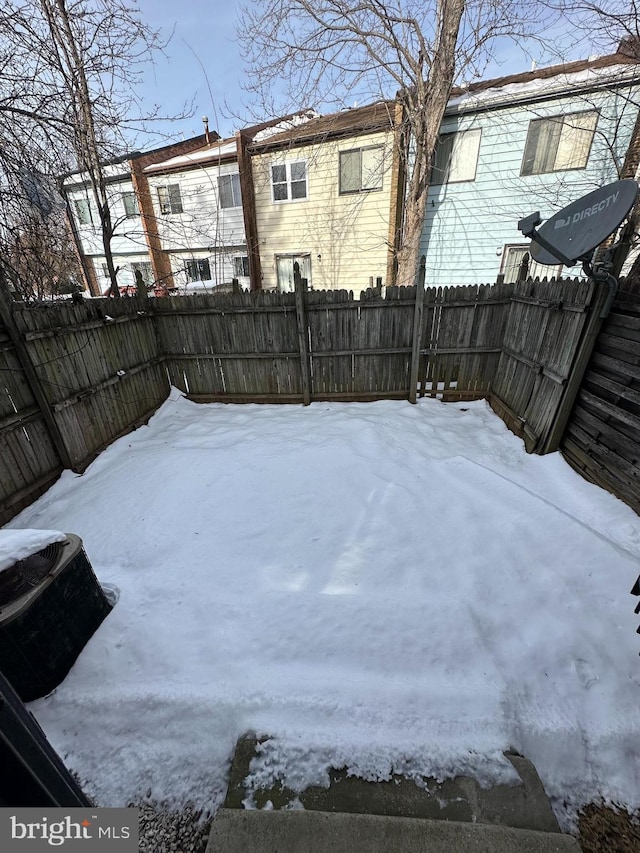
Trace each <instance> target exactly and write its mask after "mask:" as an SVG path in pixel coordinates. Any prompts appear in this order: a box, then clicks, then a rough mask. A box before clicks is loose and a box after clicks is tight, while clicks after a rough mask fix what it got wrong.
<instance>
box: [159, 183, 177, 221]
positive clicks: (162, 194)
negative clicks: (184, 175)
mask: <svg viewBox="0 0 640 853" xmlns="http://www.w3.org/2000/svg"><path fill="white" fill-rule="evenodd" d="M158 201H159V203H160V213H161V214H162V215H163V216H168V215H169V214H170V213H182V197H181V195H180V184H166V185H165V186H162V187H158Z"/></svg>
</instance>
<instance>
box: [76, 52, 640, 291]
mask: <svg viewBox="0 0 640 853" xmlns="http://www.w3.org/2000/svg"><path fill="white" fill-rule="evenodd" d="M628 48H629V45H628V44H627V45H625V43H623V44H622V45H621V46H620V48H619V50H618V52H617V53H615V54H613V55H611V56H605V57H600V58H596V59H590V60H584V61H581V62H573V63H569V64H566V65H562V66H554V67H550V68H542V69H537V70H534V71H531V72H529V73H526V74H517V75H510V76H506V77H502V78H499V79H495V80H489V81H484V82H481V83H475V84H472V85H470V86H467V87H463V88H457V89H454V90H453V92H452V94H451V98H450V100H449V104H448V106H447V109H446V112H445V116H444V119H443V122H442V126H441V134H440V139H439V143H438V146H437V150H436V153H435V159H434V164H433V170H432V175H431V182H430V189H429V194H428V199H427V206H426V211H425V220H424V228H423V233H422V241H421V246H420V254H421V255H424V258H425V271H426V283H427V285H436V286H442V285H450V284H477V283H491V282H495V281H498V280H507V281H511V280H515V278H516V277H517V276H518V275H519V274H521V271H522V268H523V267H522V262H523V259H525V257H526V256H527V252H528V241H527V240H525V239H524V238H523V237H522V235H521V234H520V232H519V231H518V230H517V223H518V220H519V219H520V218H522V217H523V216H525V215H528V214H530V213H532V212H534V211H536V210H539V211H540V213H541V216H542V218H543V219H546V218H547V217H549V216H550V215H551V214H553V213H554V212H556V211H557V210H558V209H559V208H561V207H563V206H564V205H566V204H567V203H569V202H570V201H573V200H575V199H576V198H578V197H580V196H581V195H583V194H585V193H586V192H589V191H591V190H593V189H595V188H596V187H599V186H602V185H603V184H605V183H608V182H610V181H613V180H616V179H617V178H618V177H633V176H634V175H635V174H636V169H637V167H638V159H639V155H640V132H639V128H640V122H638V113H639V110H638V105H639V104H640V100H639V97H640V85H639V81H638V64H637V59H636V57H635V51H634V50H632V49H631V50H630V49H628ZM400 122H401V110H400V107H399V105H398V104H396V103H395V102H394V101H381V102H378V103H375V104H370V105H367V106H365V107H358V108H353V109H350V110H344V111H342V112H339V113H335V114H332V115H327V116H319V115H318V114H317V113H314V112H313V111H311V110H302V111H300V112H299V113H295V114H292V115H289V116H284V117H282V118H277V119H273V120H271V121H268V122H265V123H263V124H261V125H255V126H253V127H247V128H244V129H243V130H241V131H239V132H238V133H237V134H236V136H235V137H233V138H229V139H220V138H219V137H218V136H217V134H211V135H206V136H200V137H196V138H194V139H191V140H186V141H184V142H180V143H177V144H175V145H172V146H166V147H164V148H161V149H156V150H154V151H151V152H147V153H144V154H140V153H135V154H132V155H129V156H128V157H126V158H122V159H121V160H120V161H114V162H113V163H111V164H108V165H107V166H106V170H107V179H108V182H109V187H110V192H111V193H112V204H113V212H114V220H115V222H116V223H117V227H116V234H115V236H114V239H113V243H112V245H113V251H114V255H115V262H116V265H117V266H118V267H119V268H120V270H119V272H118V281H119V284H120V286H121V287H125V288H126V287H128V286H131V285H133V283H134V278H135V273H136V271H140V272H141V273H142V274H143V278H144V280H145V281H146V282H148V283H149V284H151V283H154V284H155V285H156V287H157V292H188V291H190V290H193V289H197V288H210V287H216V286H219V285H229V284H230V282H231V281H232V280H234V279H235V280H237V282H238V283H239V284H240V285H241V286H242V287H244V288H249V287H250V288H251V289H253V290H257V289H262V288H264V289H279V290H282V291H288V290H292V289H293V273H294V267H295V265H296V264H297V266H298V268H299V270H300V272H301V274H302V276H303V277H304V278H306V279H307V281H308V284H309V286H310V287H311V288H317V289H334V288H348V289H350V290H353V291H354V293H356V294H358V293H359V292H361V291H362V290H364V289H366V288H368V287H371V286H376V285H386V284H392V283H393V257H394V251H395V248H396V246H395V240H396V239H397V234H398V231H399V228H398V225H399V223H400V222H401V215H402V199H403V192H404V186H403V182H402V172H403V170H402V169H401V168H400V163H399V158H398V153H397V147H398V146H397V144H396V142H397V139H398V132H399V127H400ZM637 124H638V127H636V125H637ZM65 189H66V195H67V201H68V206H69V212H70V219H71V220H72V223H73V228H74V233H75V235H76V243H77V245H78V246H79V249H80V252H81V256H82V258H83V260H84V263H85V267H86V268H87V270H86V275H87V279H88V281H89V283H90V287H91V290H92V292H95V293H101V292H104V290H105V289H106V288H107V287H108V286H109V281H108V277H107V276H106V264H105V262H104V254H103V248H102V241H101V235H100V231H99V228H98V223H97V221H96V217H95V211H94V210H93V202H92V199H91V194H90V192H89V191H88V188H87V183H86V182H85V181H83V180H82V176H78V175H75V176H69V177H68V178H67V180H66V181H65ZM528 271H529V273H530V274H532V275H547V276H550V275H553V274H557V273H559V272H560V267H558V268H547V267H539V266H538V265H536V264H534V263H529V267H528ZM577 272H578V269H577V268H575V269H574V270H572V274H575V273H577Z"/></svg>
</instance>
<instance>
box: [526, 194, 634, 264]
mask: <svg viewBox="0 0 640 853" xmlns="http://www.w3.org/2000/svg"><path fill="white" fill-rule="evenodd" d="M637 196H638V184H637V183H636V181H632V180H630V179H626V180H623V181H614V182H613V183H612V184H607V185H606V186H604V187H601V188H600V189H599V190H595V191H594V192H591V193H588V194H587V195H584V196H582V198H579V199H578V200H577V201H574V202H572V203H571V204H569V205H567V207H564V208H563V209H562V210H561V211H559V212H558V213H556V214H554V215H553V216H552V217H551V218H550V219H547V221H546V222H545V223H544V225H542V226H541V227H540V228H539V230H537V231H536V225H539V224H540V222H541V220H540V214H539V213H534V214H532V215H531V216H528V217H526V218H525V219H521V220H520V222H518V228H519V230H520V231H522V233H523V234H524V236H525V237H531V245H530V247H529V252H530V254H531V257H532V258H533V259H534V261H536V262H537V263H539V264H546V265H549V266H557V265H558V264H560V263H561V264H564V265H565V266H567V267H572V266H574V265H575V264H576V263H578V261H580V260H583V261H584V260H588V259H589V257H590V256H591V253H592V252H593V250H594V249H595V248H596V247H597V246H599V245H600V243H602V241H603V240H606V239H607V237H608V236H609V235H610V234H613V232H614V231H615V230H616V228H617V227H618V226H619V225H620V224H621V223H622V221H623V220H624V219H625V218H626V216H627V215H628V213H629V211H630V210H631V208H632V207H633V205H634V204H635V201H636V198H637Z"/></svg>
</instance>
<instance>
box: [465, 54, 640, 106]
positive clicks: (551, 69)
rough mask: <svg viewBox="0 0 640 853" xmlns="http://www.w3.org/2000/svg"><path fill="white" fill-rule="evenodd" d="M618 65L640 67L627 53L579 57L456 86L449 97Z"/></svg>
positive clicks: (637, 61) (602, 82) (601, 82)
mask: <svg viewBox="0 0 640 853" xmlns="http://www.w3.org/2000/svg"><path fill="white" fill-rule="evenodd" d="M617 65H627V66H629V68H630V69H633V67H634V66H635V67H636V68H638V65H639V60H637V59H634V58H632V57H630V56H629V55H628V54H626V53H612V54H608V55H606V56H600V57H598V58H597V59H578V60H575V61H573V62H566V63H561V64H558V65H548V66H545V67H543V68H536V69H534V70H533V71H525V72H521V73H519V74H508V75H506V76H504V77H495V78H493V79H490V80H479V81H478V82H477V83H470V84H469V85H468V86H454V87H453V88H452V89H451V94H450V95H449V99H450V100H451V99H452V98H458V97H461V96H463V95H474V94H477V93H480V92H486V91H488V90H489V89H501V88H503V87H504V86H509V85H512V84H513V83H532V82H534V81H536V80H547V79H551V78H553V77H560V76H562V75H568V74H577V73H579V72H580V71H589V70H599V69H601V68H610V67H615V66H617ZM639 73H640V71H639ZM610 82H611V81H610V80H609V81H598V83H599V84H600V85H604V84H605V83H610ZM592 85H593V84H592Z"/></svg>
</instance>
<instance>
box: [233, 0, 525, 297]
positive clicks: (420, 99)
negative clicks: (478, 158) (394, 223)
mask: <svg viewBox="0 0 640 853" xmlns="http://www.w3.org/2000/svg"><path fill="white" fill-rule="evenodd" d="M540 14H541V12H539V11H538V6H537V4H535V3H520V2H507V0H359V2H358V0H356V2H354V1H353V0H255V2H251V3H250V4H247V5H246V6H245V7H244V9H243V14H242V20H241V24H240V27H239V30H238V35H239V38H240V41H241V43H242V46H243V53H244V55H245V56H246V57H247V62H248V68H249V89H250V90H251V91H252V92H253V93H254V95H255V96H256V97H257V98H258V100H259V103H261V104H266V103H270V97H269V96H270V94H272V93H273V92H274V91H276V89H277V90H279V91H283V98H284V100H285V104H283V105H282V110H283V111H287V110H289V109H292V108H294V107H295V108H298V109H299V108H300V107H301V106H304V107H307V106H319V105H323V104H330V103H334V104H335V103H340V104H341V105H344V104H345V103H347V102H348V99H349V98H352V97H354V96H355V97H358V98H366V99H369V100H371V99H376V100H377V99H380V98H381V97H382V98H391V97H393V96H394V94H395V95H396V96H397V100H398V103H399V104H400V106H401V108H402V116H401V120H400V122H399V125H398V130H397V145H398V146H399V151H400V154H401V158H402V162H403V165H404V170H405V174H406V192H405V204H404V222H403V223H402V226H401V233H400V234H399V235H398V237H397V240H396V246H397V253H396V261H397V283H399V284H412V283H413V282H414V281H415V278H416V271H417V258H418V249H419V244H420V235H421V232H422V227H423V222H424V210H425V205H426V199H427V191H428V188H429V179H430V175H431V168H432V164H433V158H434V152H435V149H436V145H437V141H438V133H439V128H440V123H441V120H442V116H443V114H444V110H445V107H446V105H447V101H448V99H449V95H450V91H451V87H452V85H453V83H454V81H455V80H456V79H460V78H461V77H464V76H470V77H473V76H478V75H479V74H480V73H481V72H482V71H483V69H484V67H485V64H486V62H487V60H488V59H489V58H490V56H491V50H492V45H493V44H494V43H495V41H496V39H498V38H500V37H508V38H512V39H514V40H518V39H524V38H525V37H529V38H532V33H533V32H535V29H536V26H535V25H536V21H537V18H538V17H539V15H540Z"/></svg>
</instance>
